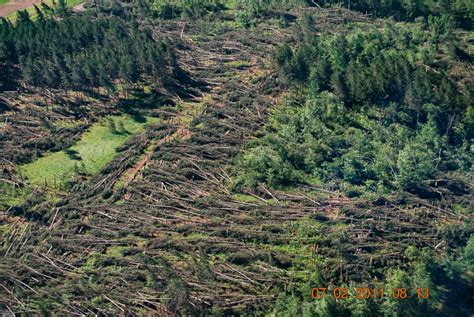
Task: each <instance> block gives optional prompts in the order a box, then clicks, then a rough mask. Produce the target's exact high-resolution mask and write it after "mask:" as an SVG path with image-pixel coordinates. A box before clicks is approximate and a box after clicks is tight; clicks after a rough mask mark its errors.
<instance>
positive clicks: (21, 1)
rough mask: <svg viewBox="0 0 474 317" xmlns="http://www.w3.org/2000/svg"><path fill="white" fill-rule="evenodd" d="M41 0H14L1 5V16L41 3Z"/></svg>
mask: <svg viewBox="0 0 474 317" xmlns="http://www.w3.org/2000/svg"><path fill="white" fill-rule="evenodd" d="M40 2H41V0H12V1H10V2H8V3H7V4H5V5H2V6H0V17H7V16H9V15H10V14H12V13H13V12H15V11H18V10H22V9H26V8H29V7H31V6H32V5H33V4H37V3H40Z"/></svg>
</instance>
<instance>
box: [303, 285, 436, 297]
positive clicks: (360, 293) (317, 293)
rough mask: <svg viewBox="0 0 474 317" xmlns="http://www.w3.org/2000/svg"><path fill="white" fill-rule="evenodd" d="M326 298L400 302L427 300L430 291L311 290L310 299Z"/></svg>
mask: <svg viewBox="0 0 474 317" xmlns="http://www.w3.org/2000/svg"><path fill="white" fill-rule="evenodd" d="M326 296H331V297H333V298H335V299H347V298H349V297H355V298H356V299H381V298H387V297H390V298H394V299H402V300H403V299H407V298H409V297H415V298H418V299H427V298H429V297H430V290H429V289H428V288H427V287H417V288H415V289H408V288H405V287H395V288H392V289H385V288H369V287H356V288H354V291H353V292H352V291H351V290H350V289H349V288H346V287H336V288H334V289H333V290H328V289H327V288H326V287H317V288H312V289H311V297H312V298H313V299H323V298H325V297H326Z"/></svg>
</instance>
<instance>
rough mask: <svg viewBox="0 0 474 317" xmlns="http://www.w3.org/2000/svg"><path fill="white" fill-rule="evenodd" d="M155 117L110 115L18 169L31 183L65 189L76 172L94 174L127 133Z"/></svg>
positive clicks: (141, 126) (137, 129) (139, 128)
mask: <svg viewBox="0 0 474 317" xmlns="http://www.w3.org/2000/svg"><path fill="white" fill-rule="evenodd" d="M156 120H157V119H155V118H147V119H146V120H140V121H136V120H135V119H134V118H133V117H131V116H129V115H122V116H117V117H109V118H107V120H104V121H102V122H100V123H97V124H95V125H94V126H93V127H92V128H91V129H90V130H89V131H88V132H86V133H85V134H84V135H83V136H82V138H81V140H80V141H79V142H78V143H77V144H75V145H74V146H72V147H70V148H68V149H66V150H64V151H61V152H56V153H51V154H49V155H47V156H45V157H42V158H40V159H38V160H36V161H35V162H32V163H30V164H26V165H23V166H21V168H20V170H21V172H22V173H23V175H24V176H26V178H27V179H28V182H29V183H30V184H33V185H45V186H46V187H54V188H64V185H65V184H67V182H68V181H69V180H73V179H74V178H75V176H77V175H78V174H84V175H93V174H95V173H97V172H99V171H100V170H101V169H102V168H103V167H104V166H105V165H106V164H107V163H108V162H110V161H111V160H112V159H113V158H114V156H115V154H116V149H117V148H118V147H119V146H120V145H122V144H124V143H125V141H126V140H127V139H128V138H129V137H130V135H132V134H134V133H137V132H139V131H141V130H143V127H144V126H145V125H146V124H148V123H152V122H155V121H156ZM111 122H113V124H111ZM113 127H115V129H114V128H113Z"/></svg>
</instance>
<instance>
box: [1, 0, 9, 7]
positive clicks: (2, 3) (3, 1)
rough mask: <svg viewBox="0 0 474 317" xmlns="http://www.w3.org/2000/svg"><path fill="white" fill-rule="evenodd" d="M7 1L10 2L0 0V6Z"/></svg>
mask: <svg viewBox="0 0 474 317" xmlns="http://www.w3.org/2000/svg"><path fill="white" fill-rule="evenodd" d="M8 2H10V0H0V6H1V5H4V4H7V3H8Z"/></svg>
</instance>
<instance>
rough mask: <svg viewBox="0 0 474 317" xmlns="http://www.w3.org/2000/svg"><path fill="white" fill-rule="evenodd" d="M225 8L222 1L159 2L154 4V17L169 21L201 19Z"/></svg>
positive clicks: (186, 0) (163, 0)
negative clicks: (182, 18) (175, 19)
mask: <svg viewBox="0 0 474 317" xmlns="http://www.w3.org/2000/svg"><path fill="white" fill-rule="evenodd" d="M224 8H225V6H224V4H223V1H220V0H174V1H165V0H157V1H154V2H153V6H152V9H153V16H155V17H158V18H160V19H164V20H169V19H174V18H177V17H184V18H201V17H204V16H206V15H208V14H211V13H215V12H219V11H222V10H223V9H224Z"/></svg>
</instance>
